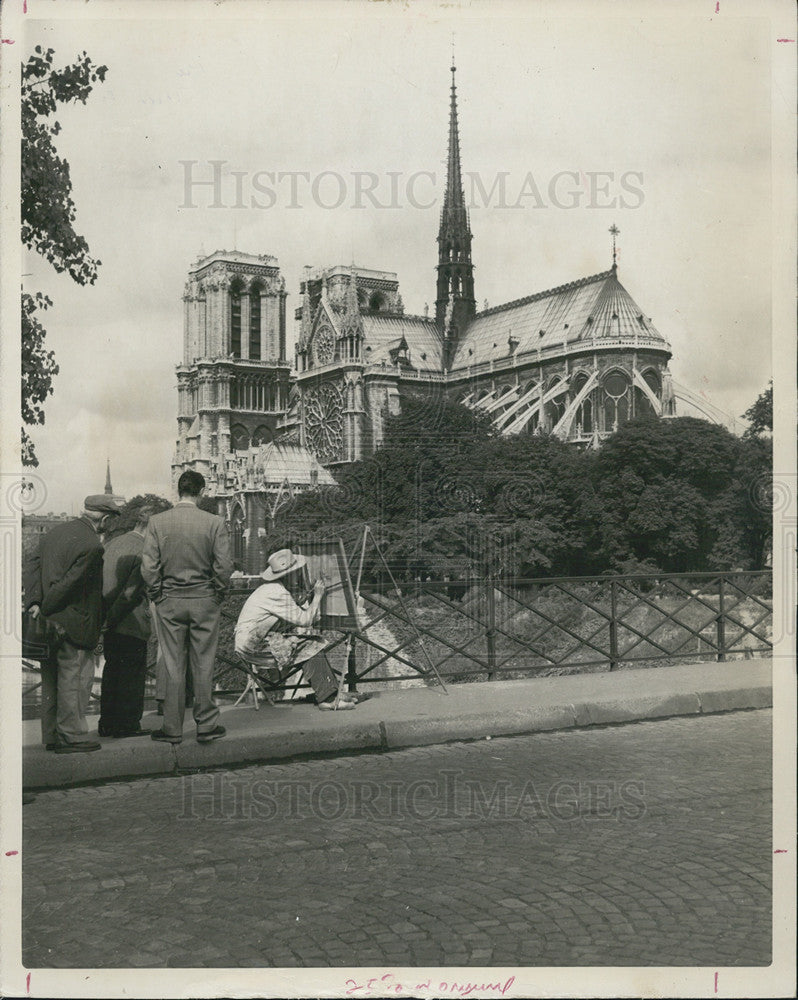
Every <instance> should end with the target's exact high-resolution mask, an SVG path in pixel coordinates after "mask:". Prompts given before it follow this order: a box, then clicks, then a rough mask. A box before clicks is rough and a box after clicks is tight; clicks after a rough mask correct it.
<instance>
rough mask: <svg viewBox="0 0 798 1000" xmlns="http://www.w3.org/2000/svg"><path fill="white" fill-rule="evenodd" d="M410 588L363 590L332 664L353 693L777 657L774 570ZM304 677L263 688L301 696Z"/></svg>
mask: <svg viewBox="0 0 798 1000" xmlns="http://www.w3.org/2000/svg"><path fill="white" fill-rule="evenodd" d="M401 586H402V588H403V589H402V594H401V597H400V595H399V594H397V592H396V591H395V589H394V585H393V582H388V581H386V582H378V583H371V584H370V585H364V587H363V589H362V597H363V600H364V603H365V606H366V611H367V618H368V621H367V624H366V626H365V627H364V629H363V630H362V631H361V632H359V633H358V634H357V637H356V640H355V643H354V644H353V648H354V652H353V653H350V655H349V658H348V661H346V662H344V661H345V660H346V657H345V656H344V648H345V637H344V636H342V635H341V636H336V637H333V641H332V643H331V646H330V648H329V649H328V651H327V655H328V659H330V662H331V664H332V665H333V667H334V669H336V670H338V671H341V670H346V672H347V680H348V683H349V686H350V689H352V688H356V686H357V685H358V684H369V685H379V684H383V685H389V686H405V685H409V684H413V683H416V684H426V683H432V682H433V680H434V679H433V677H432V676H431V673H430V670H429V663H430V662H431V663H433V664H434V666H435V668H436V669H437V671H438V672H439V673H440V675H441V677H443V678H445V679H446V680H447V681H448V680H455V681H458V680H461V681H467V680H484V679H486V678H488V679H492V678H500V677H505V678H512V677H518V676H529V675H535V674H547V673H564V672H569V673H570V672H574V671H579V670H597V669H607V668H609V669H611V670H612V669H615V668H617V667H620V666H624V665H627V666H629V665H640V664H644V663H652V664H653V663H670V662H678V661H682V660H689V659H692V660H706V659H717V660H725V659H726V658H727V657H730V656H751V655H753V654H755V653H760V654H762V653H768V652H769V651H770V649H771V627H772V596H771V587H772V578H771V574H770V572H769V571H757V572H753V571H750V572H742V571H741V572H729V573H726V572H724V573H696V574H657V575H635V576H600V577H556V578H548V579H546V578H543V579H518V580H470V581H453V580H448V581H440V580H437V581H433V580H427V581H417V582H414V583H410V584H402V585H401ZM234 596H235V595H234ZM242 599H243V592H242V594H241V595H239V600H242ZM225 613H226V614H227V615H228V616H229V617H230V618H231V619H233V618H235V616H236V615H235V613H234V612H233V611H231V610H230V609H227V610H226V612H225ZM428 658H429V659H428ZM219 659H220V667H222V668H224V667H225V665H226V666H227V667H233V666H236V663H235V656H234V654H232V652H231V650H225V649H224V647H223V644H222V648H220V652H219ZM297 674H298V671H293V672H292V675H291V676H290V677H288V678H283V679H282V680H280V681H278V680H276V679H272V680H268V679H264V685H265V686H266V687H269V688H271V689H273V690H279V689H281V688H284V687H286V685H288V686H289V687H293V689H294V690H295V689H296V686H297V683H298V676H297Z"/></svg>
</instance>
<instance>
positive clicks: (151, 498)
mask: <svg viewBox="0 0 798 1000" xmlns="http://www.w3.org/2000/svg"><path fill="white" fill-rule="evenodd" d="M142 507H147V508H148V510H149V512H150V514H160V513H161V511H163V510H171V508H172V504H171V503H170V502H169V501H168V500H165V499H164V498H163V497H159V496H158V495H157V494H155V493H144V494H137V495H136V496H134V497H133V498H132V499H131V500H128V502H127V503H126V504H125V506H124V507H123V508H122V510H121V511H120V512H119V517H118V518H117V520H116V524H115V525H114V528H113V531H109V532H108V534H107V535H106V540H110V539H111V538H116V536H117V535H124V534H125V533H126V532H128V531H132V530H133V528H135V527H136V521H137V520H138V514H139V511H140V510H141V508H142Z"/></svg>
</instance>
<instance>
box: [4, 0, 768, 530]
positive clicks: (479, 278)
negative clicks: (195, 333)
mask: <svg viewBox="0 0 798 1000" xmlns="http://www.w3.org/2000/svg"><path fill="white" fill-rule="evenodd" d="M705 6H706V8H707V10H708V11H711V9H712V7H713V5H712V4H707V5H705ZM701 7H702V5H700V4H698V5H695V7H694V9H695V10H696V11H698V10H699V9H700V8H701ZM49 9H50V8H49V7H37V8H36V9H35V10H33V11H32V12H33V13H35V12H36V10H43V11H49ZM61 9H62V11H66V12H69V11H70V9H71V8H69V7H68V6H67V7H66V8H61ZM91 9H96V8H91ZM91 9H90V10H89V17H86V16H85V12H86V10H87V8H86V7H85V6H84V5H81V7H80V10H79V11H78V12H79V13H81V14H83V15H84V16H82V17H81V19H80V20H74V19H73V20H60V21H46V20H35V19H30V18H29V19H28V20H27V21H26V22H25V29H26V30H25V35H24V38H23V39H22V40H21V41H22V44H18V45H16V46H15V48H16V50H17V52H18V54H19V55H20V56H21V57H24V56H25V54H26V53H27V52H30V51H32V49H33V47H34V46H35V45H36V44H41V45H43V46H46V47H51V48H53V49H55V52H56V62H57V64H64V63H66V62H71V61H72V60H73V59H74V58H75V56H76V55H77V54H78V53H79V52H81V51H83V50H84V49H85V50H86V51H87V52H88V53H89V54H90V56H91V57H92V59H93V60H94V61H95V62H96V63H103V64H105V65H107V67H108V75H107V78H106V81H105V83H103V84H101V85H98V86H97V87H96V89H95V90H94V92H93V93H92V95H91V97H90V98H89V100H88V102H87V104H86V105H85V106H83V105H77V106H76V107H74V108H68V109H66V110H64V111H62V112H60V114H59V120H60V121H61V124H62V126H63V132H62V134H61V135H60V136H59V138H58V148H59V151H60V153H61V154H62V155H63V156H65V157H66V158H67V160H68V161H69V163H70V165H71V170H72V181H73V185H74V198H75V202H76V205H77V222H76V228H77V230H78V231H79V232H80V233H82V234H83V235H84V236H85V237H86V239H87V240H88V242H89V245H90V247H91V250H92V253H93V254H94V255H95V256H97V257H98V258H99V259H100V260H101V261H102V266H101V268H100V272H99V278H98V280H97V283H96V284H95V285H94V286H92V287H86V288H82V287H79V286H77V285H74V284H73V283H72V282H71V281H70V280H69V279H68V278H66V277H65V276H59V275H56V274H55V273H54V272H53V271H52V270H51V269H49V268H48V267H47V265H46V264H45V263H44V262H43V261H41V260H40V259H38V258H36V257H35V256H31V257H29V259H27V260H26V261H25V264H24V270H25V272H26V277H25V278H24V282H25V287H26V288H28V289H30V290H34V289H41V290H44V291H46V292H47V293H48V294H49V295H50V296H51V298H52V299H53V301H54V305H53V307H52V309H51V310H50V311H49V312H48V313H47V314H46V316H45V323H46V327H47V331H48V345H49V346H50V347H51V348H52V349H53V350H55V352H56V357H57V360H58V362H59V364H60V366H61V372H60V374H59V376H58V378H57V380H56V382H55V395H54V396H53V397H52V398H51V399H50V401H49V402H48V404H47V410H46V412H47V423H46V425H45V427H43V428H34V430H33V436H34V440H35V442H36V448H37V452H38V455H39V459H40V468H39V470H38V472H39V474H40V475H41V476H42V477H43V479H44V480H45V482H46V484H47V488H48V499H47V503H46V507H47V509H52V510H67V511H70V510H71V509H73V507H74V509H77V506H78V505H79V504H80V501H81V500H82V498H83V497H84V496H85V495H86V494H87V493H89V492H93V491H95V490H102V488H103V484H104V480H105V460H106V456H110V459H111V468H112V473H113V484H114V488H115V490H116V491H117V492H119V493H122V494H124V495H126V496H128V497H129V496H132V495H134V494H135V493H139V492H144V491H153V492H158V493H161V494H164V495H170V468H169V466H170V460H171V458H172V452H173V448H174V439H175V434H176V408H177V393H176V389H175V382H176V380H175V375H174V367H175V365H176V364H177V363H178V362H179V361H180V360H181V350H182V302H181V295H182V292H183V286H184V283H185V280H186V275H187V271H188V268H189V267H190V266H191V264H192V262H193V261H194V260H195V259H196V257H197V255H198V254H200V253H209V252H211V251H213V250H215V249H232V248H233V247H236V248H237V249H239V250H242V251H247V252H250V253H268V254H273V255H275V256H276V257H277V258H278V260H279V264H280V267H281V269H282V273H283V275H284V277H285V280H286V283H287V288H288V291H289V293H290V297H289V300H288V305H289V316H290V317H291V318H290V319H289V341H290V343H293V335H294V324H293V318H292V317H293V310H294V308H296V306H297V305H298V303H299V293H298V286H299V281H300V277H301V272H302V267H303V265H305V264H312V265H316V266H326V265H332V264H336V263H343V264H349V263H350V262H351V261H352V260H353V259H354V261H355V262H356V263H357V264H358V265H359V266H363V267H373V268H377V269H381V270H389V271H396V272H397V273H398V276H399V282H400V289H401V292H402V295H403V299H404V302H405V306H406V309H407V311H408V312H417V313H418V312H422V311H423V308H424V304H425V303H426V302H429V303H430V304H432V303H433V302H434V297H435V270H434V268H435V264H436V260H437V248H436V242H435V238H436V235H437V226H438V212H439V208H440V198H441V196H442V193H443V183H444V177H445V168H444V159H445V154H446V140H447V129H448V113H449V83H450V73H449V65H450V60H451V42H452V32H453V31H454V34H455V44H456V61H457V66H458V74H457V83H458V98H459V112H460V135H461V149H462V160H463V169H464V170H465V171H469V172H472V173H475V174H477V175H478V176H479V178H480V181H481V183H482V186H483V187H484V189H485V190H486V191H488V192H489V191H490V190H491V188H492V186H493V184H494V181H495V179H496V178H497V176H498V175H499V174H503V175H504V184H505V196H504V206H502V205H501V204H500V192H499V189H498V188H497V189H496V190H495V191H494V193H493V197H492V199H491V201H490V204H488V205H487V206H486V205H485V204H484V200H485V199H484V198H481V197H480V191H479V185H476V186H475V194H476V203H475V204H474V207H473V208H472V211H471V227H472V231H473V234H474V241H473V260H474V263H475V265H476V271H475V281H476V295H477V300H478V303H479V306H480V308H481V306H482V304H483V301H484V300H485V299H487V300H488V302H489V303H490V304H491V305H496V304H499V303H501V302H503V301H507V300H509V299H513V298H518V297H520V296H523V295H529V294H531V293H533V292H537V291H541V290H543V289H546V288H549V287H552V286H555V285H558V284H562V283H565V282H568V281H572V280H575V279H577V278H581V277H584V276H586V275H590V274H594V273H596V272H598V271H602V270H605V269H607V268H608V267H609V265H610V263H611V256H610V255H611V241H610V237H609V235H608V233H607V229H608V228H609V226H610V225H611V224H612V223H616V224H617V225H618V227H619V228H620V230H621V235H620V237H619V248H620V278H621V281H622V282H623V284H624V285H625V286H626V288H627V289H628V291H629V292H630V293H631V294H632V296H633V297H634V298H635V300H636V301H637V303H638V304H639V305H640V307H641V309H642V310H643V311H644V312H645V313H646V315H649V316H651V317H652V319H653V322H654V324H655V325H656V327H657V328H658V329H659V330H660V332H661V333H662V334H663V335H664V336H666V337H667V338H668V339H669V340H670V342H671V345H672V349H673V355H674V356H673V360H672V362H671V369H672V372H673V375H674V378H675V379H676V381H677V382H678V383H681V384H684V385H686V386H687V387H689V388H690V389H692V390H693V391H694V392H697V393H703V394H704V395H705V396H706V398H708V399H709V400H710V401H711V402H713V403H714V404H715V405H717V406H718V407H720V408H722V409H723V410H724V411H726V412H728V413H730V414H733V415H739V414H741V413H742V412H743V411H744V410H745V409H746V408H747V407H748V406H749V405H750V403H751V402H753V400H754V399H755V398H756V396H757V395H758V394H759V393H760V392H761V391H762V389H763V388H764V387H765V385H766V383H767V381H768V378H769V377H770V374H771V347H770V344H771V310H770V287H771V242H772V238H771V229H770V219H771V202H770V199H771V180H770V167H771V164H770V144H771V120H770V109H771V94H770V71H769V60H770V53H771V47H772V41H771V39H770V38H769V37H768V35H767V30H768V23H767V22H766V21H759V20H755V19H750V20H744V19H740V18H731V17H727V18H724V17H714V16H703V17H696V18H689V19H688V18H686V17H685V16H683V15H682V16H679V17H678V18H673V17H659V18H657V17H648V18H645V19H641V18H640V17H634V18H624V17H619V16H614V15H613V16H610V15H609V14H608V13H607V12H608V11H610V10H611V9H612V10H613V11H614V10H615V9H616V8H614V7H613V6H612V5H609V4H604V5H602V4H595V5H593V6H592V7H587V6H586V7H584V8H583V11H590V12H593V14H592V16H589V15H586V14H585V13H582V14H581V15H580V16H578V17H572V18H569V17H559V18H552V17H544V16H543V14H544V8H542V7H538V6H536V5H534V4H528V5H521V4H517V5H514V6H512V7H507V8H500V9H499V8H491V17H490V18H489V19H488V18H487V17H483V16H482V13H483V12H484V11H485V10H486V8H484V7H483V8H480V7H477V8H470V9H469V10H467V11H460V12H459V13H458V12H455V11H453V9H452V8H446V9H442V10H440V11H436V10H434V9H433V8H429V7H411V8H410V9H408V8H406V7H401V8H399V7H397V6H396V5H388V4H368V5H361V4H353V5H346V6H344V5H342V4H334V3H328V4H326V5H325V6H324V7H321V8H314V9H313V10H312V11H311V9H310V8H309V7H308V6H307V5H305V4H303V3H298V4H294V5H292V6H291V8H290V9H287V8H281V9H278V8H271V7H268V6H266V5H260V6H259V7H258V8H256V10H255V11H254V12H253V11H251V10H250V17H249V18H248V19H243V18H241V17H238V16H236V15H240V14H241V13H242V12H243V7H241V6H235V5H223V6H222V7H214V8H212V9H213V10H214V12H215V15H214V16H213V17H212V18H211V19H206V20H199V19H197V20H191V19H190V17H189V15H190V14H191V13H192V12H193V11H196V10H198V9H199V7H197V6H195V5H181V8H180V9H181V11H182V16H180V17H179V19H166V18H161V19H159V20H157V21H155V20H142V19H141V18H139V19H126V20H119V19H117V20H114V19H113V18H108V17H105V18H103V19H102V20H100V19H98V18H97V17H96V16H95V17H92V16H91ZM109 9H110V10H112V9H113V7H108V8H106V10H109ZM148 9H149V8H147V7H145V6H144V5H143V4H142V5H141V6H140V7H139V8H138V10H140V11H144V10H148ZM165 9H167V10H171V11H174V8H165ZM203 9H207V8H203ZM560 9H561V10H566V8H560ZM618 9H619V10H620V9H621V8H618ZM648 9H654V8H648ZM656 9H657V10H661V9H663V8H662V7H658V8H656ZM130 10H132V8H128V11H130ZM278 13H279V14H281V15H282V16H279V17H278V16H277V15H278ZM311 13H312V15H313V16H309V15H310V14H311ZM254 15H257V16H254ZM500 15H503V16H500ZM214 160H221V161H224V163H225V166H224V169H223V177H222V185H221V207H212V203H213V198H214V192H213V190H212V189H211V188H210V187H207V186H206V187H194V188H192V189H190V191H189V196H190V197H189V204H188V205H187V204H186V177H187V170H188V168H187V167H186V165H185V163H181V161H197V163H196V165H195V166H194V167H192V168H191V169H192V170H193V174H192V176H193V179H195V180H208V179H210V178H211V176H212V169H213V168H212V167H211V165H210V161H214ZM230 171H238V172H243V173H241V174H240V179H239V181H238V183H239V184H240V192H241V195H240V197H239V196H238V195H237V192H236V180H235V178H234V177H233V176H232V175H231V174H230ZM424 171H431V172H433V173H434V174H435V180H434V181H433V179H432V178H430V177H429V176H428V175H426V174H424V173H423V172H424ZM259 172H267V173H272V174H274V175H275V179H274V183H272V184H269V181H268V178H266V176H265V174H262V175H261V177H260V178H259V179H257V178H256V177H255V175H257V174H258V173H259ZM302 172H304V173H307V174H308V175H309V178H310V179H309V180H306V179H304V178H302V177H301V176H299V175H300V174H301V173H302ZM325 172H329V173H325ZM356 172H363V173H364V175H365V174H369V175H375V177H376V180H375V181H372V180H370V179H367V180H365V181H363V182H361V183H363V184H365V186H369V185H370V184H371V183H374V184H375V185H376V187H375V190H374V197H375V198H376V200H377V201H378V203H379V204H380V205H387V206H389V207H378V206H377V205H374V204H372V202H371V199H370V198H369V197H368V195H362V196H361V197H359V198H358V190H357V186H356V185H357V181H356V179H355V176H354V174H355V173H356ZM564 172H568V173H564ZM574 172H575V173H576V175H577V178H576V179H575V178H573V177H572V176H570V175H571V173H574ZM598 172H601V173H602V174H603V173H608V174H611V175H612V178H606V177H604V178H602V177H600V176H596V175H597V174H598ZM278 173H284V174H289V175H292V176H294V177H296V181H295V183H296V185H297V188H296V196H295V197H294V198H292V191H291V178H290V176H289V177H284V178H283V180H282V181H280V180H278V179H277V177H276V175H277V174H278ZM560 174H562V176H560V177H559V179H558V180H555V178H556V177H557V175H560ZM414 175H417V176H416V179H415V180H411V178H412V177H413V176H414ZM528 175H531V176H532V178H533V181H534V184H532V183H531V182H530V181H529V179H528ZM592 176H593V178H594V179H593V181H592V183H593V184H594V185H595V186H596V187H597V189H598V190H597V192H596V194H595V196H593V197H591V177H592ZM338 178H340V180H339V179H338ZM392 178H393V179H392ZM256 183H260V185H261V187H263V186H270V187H271V189H272V190H273V195H271V196H270V195H268V194H264V193H263V192H262V191H260V190H258V188H256V186H255V185H256ZM392 184H393V185H395V188H393V189H392V187H391V185H392ZM414 185H415V186H414ZM471 186H472V185H471V183H470V182H469V184H468V185H467V188H468V189H470V188H471ZM394 192H395V194H394ZM253 198H254V199H256V203H255V206H252V204H251V199H253ZM237 200H239V201H243V204H244V206H245V207H235V205H236V201H237ZM613 200H614V201H615V206H614V207H611V208H608V207H603V206H605V205H606V204H607V202H610V201H613ZM339 201H340V202H341V204H340V205H338V206H337V207H331V206H334V205H336V202H339ZM392 201H393V206H392V207H390V206H391V203H392ZM191 202H193V206H194V207H192V206H191V204H190V203H191ZM272 202H273V204H272ZM432 202H435V204H432V205H430V203H432ZM258 205H260V206H261V207H257V206H258ZM683 412H687V411H686V410H684V411H683Z"/></svg>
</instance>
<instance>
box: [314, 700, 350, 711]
mask: <svg viewBox="0 0 798 1000" xmlns="http://www.w3.org/2000/svg"><path fill="white" fill-rule="evenodd" d="M319 708H320V709H321V711H322V712H351V711H352V709H353V708H357V703H356V702H354V701H345V700H344V699H343V698H342V699H341V700H340V701H339V702H338V707H337V708H336V707H335V698H333V699H332V701H323V702H322V703H321V704H320V705H319Z"/></svg>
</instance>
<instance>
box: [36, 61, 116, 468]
mask: <svg viewBox="0 0 798 1000" xmlns="http://www.w3.org/2000/svg"><path fill="white" fill-rule="evenodd" d="M53 55H54V51H53V49H47V50H46V51H43V50H42V48H41V46H39V45H37V46H36V49H35V50H34V54H33V55H32V56H30V58H29V59H28V61H27V63H23V65H22V90H21V101H22V108H21V112H22V175H21V216H22V243H23V244H24V246H26V247H27V248H28V249H29V250H35V251H36V252H37V253H39V254H41V256H42V257H44V259H45V260H46V261H48V262H49V263H50V264H52V266H53V267H54V268H55V270H56V271H58V272H59V273H61V272H64V271H66V272H67V274H69V276H70V277H71V278H72V280H73V281H76V282H77V283H78V284H79V285H85V284H93V283H94V281H95V280H96V278H97V268H98V267H99V265H100V261H99V260H95V259H94V258H93V257H92V256H91V255H90V253H89V246H88V244H87V243H86V240H85V239H84V238H83V237H82V236H80V235H79V234H78V233H76V232H75V229H74V225H73V224H74V222H75V204H74V202H73V200H72V180H71V178H70V173H69V164H68V163H67V161H66V160H64V159H62V158H61V157H59V155H58V153H57V151H56V148H55V145H54V141H53V140H54V138H55V136H57V135H58V133H59V132H60V131H61V126H60V124H59V122H58V121H56V120H54V119H53V117H52V116H53V115H54V114H55V112H56V111H57V109H58V106H59V104H71V103H73V102H76V101H79V102H80V103H81V104H85V103H86V99H87V98H88V96H89V94H90V93H91V91H92V88H93V85H94V84H95V83H96V82H97V81H98V80H99V81H100V82H102V81H103V80H104V79H105V74H106V72H107V67H106V66H95V65H94V64H93V63H92V62H91V60H90V59H89V57H88V55H87V54H86V53H85V52H83V53H82V54H81V55H80V56H79V57H78V58H77V59H76V60H75V62H74V63H72V64H71V65H69V66H65V67H64V68H63V69H54V68H53ZM51 304H52V303H51V302H50V300H49V299H48V298H46V297H45V296H43V295H41V294H40V293H35V294H33V295H31V294H29V293H26V292H24V293H23V294H22V420H23V423H24V424H25V425H27V426H31V425H35V424H43V423H44V402H45V400H46V399H47V397H48V396H49V395H51V394H52V391H53V384H52V383H53V378H54V377H55V376H56V375H57V374H58V365H57V364H56V363H55V358H54V355H53V352H52V351H48V350H46V348H45V330H44V327H43V326H42V324H41V322H40V320H39V318H38V316H37V315H36V313H37V310H43V309H46V308H47V307H48V306H49V305H51ZM22 461H23V464H25V465H32V466H35V465H38V460H37V458H36V453H35V449H34V446H33V442H32V441H31V439H30V437H29V435H28V432H27V431H26V430H25V427H24V426H23V428H22Z"/></svg>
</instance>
